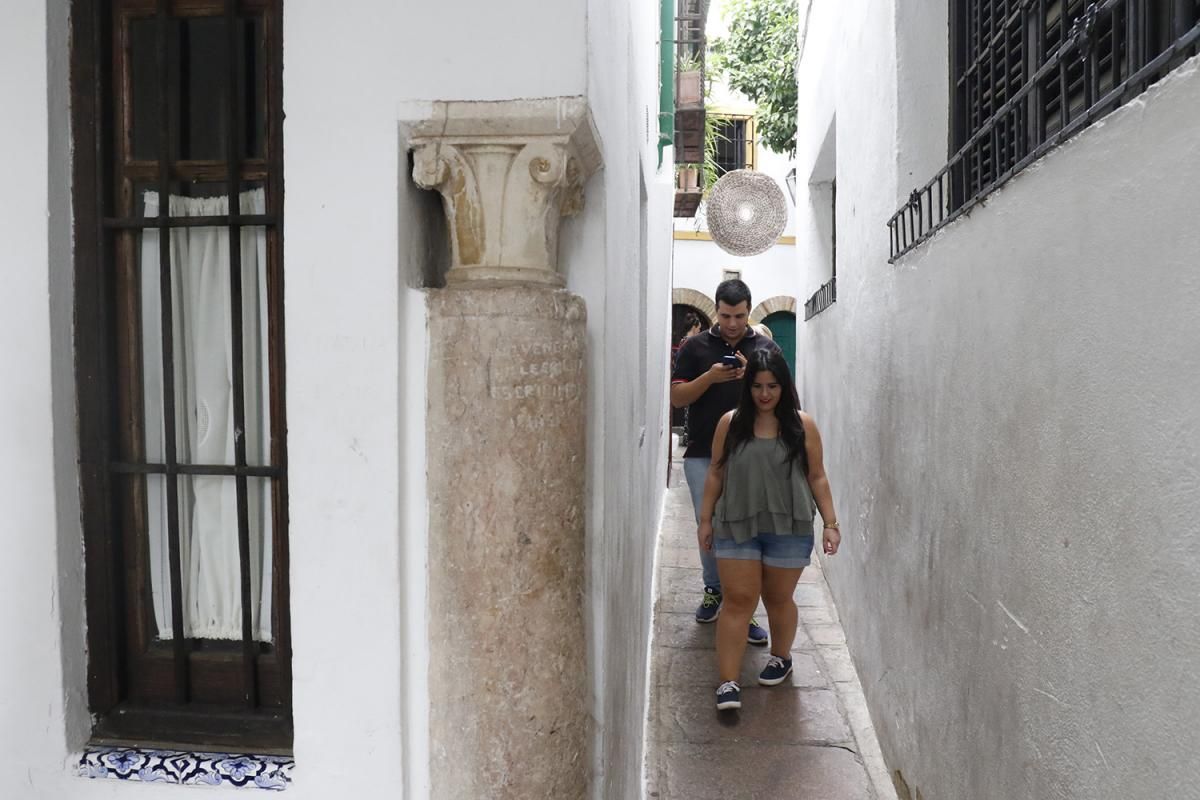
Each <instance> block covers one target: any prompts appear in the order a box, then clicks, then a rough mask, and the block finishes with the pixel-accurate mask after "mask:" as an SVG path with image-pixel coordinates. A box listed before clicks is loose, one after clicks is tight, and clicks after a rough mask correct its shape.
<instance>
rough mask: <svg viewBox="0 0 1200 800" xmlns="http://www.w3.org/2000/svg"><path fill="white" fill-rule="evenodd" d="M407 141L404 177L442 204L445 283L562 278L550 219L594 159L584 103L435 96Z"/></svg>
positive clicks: (562, 209)
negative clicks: (408, 162)
mask: <svg viewBox="0 0 1200 800" xmlns="http://www.w3.org/2000/svg"><path fill="white" fill-rule="evenodd" d="M410 141H411V144H412V147H413V151H414V165H413V180H414V181H415V182H416V183H417V185H418V186H421V187H423V188H426V189H436V190H437V191H438V192H440V193H441V195H442V204H443V206H444V207H445V209H446V221H447V223H448V227H449V230H450V244H451V267H450V272H449V273H448V274H447V276H446V281H447V283H448V284H452V285H462V284H511V283H540V284H549V285H552V286H562V285H563V279H562V276H561V275H560V274H559V272H558V225H559V221H560V219H561V218H562V217H564V216H568V215H572V214H576V213H578V212H579V211H580V210H581V209H582V208H583V185H584V183H585V182H586V181H587V179H588V177H589V176H590V175H591V174H592V173H593V172H595V171H596V170H598V169H599V168H600V166H601V163H602V160H601V156H600V147H599V145H598V139H597V136H596V130H595V127H594V126H593V124H592V118H591V113H590V112H589V111H588V106H587V101H585V100H584V99H583V98H581V97H557V98H546V99H538V100H505V101H501V102H474V101H463V102H438V103H434V106H433V115H432V117H431V118H430V119H428V120H426V121H424V122H420V123H418V124H416V125H415V126H414V129H413V134H412V137H411V140H410Z"/></svg>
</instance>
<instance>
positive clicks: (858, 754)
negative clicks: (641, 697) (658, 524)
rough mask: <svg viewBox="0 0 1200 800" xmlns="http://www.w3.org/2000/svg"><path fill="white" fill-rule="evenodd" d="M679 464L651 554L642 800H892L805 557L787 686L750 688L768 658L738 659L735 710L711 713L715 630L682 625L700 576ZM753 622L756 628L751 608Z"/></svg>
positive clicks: (688, 618) (827, 601)
mask: <svg viewBox="0 0 1200 800" xmlns="http://www.w3.org/2000/svg"><path fill="white" fill-rule="evenodd" d="M681 453H682V450H676V452H675V458H674V459H673V461H672V464H671V482H670V488H669V490H668V491H667V497H666V502H665V507H664V510H663V521H662V528H661V534H660V537H659V542H658V548H659V550H658V576H657V577H658V580H657V592H656V597H655V606H654V640H653V643H652V648H653V649H652V656H651V690H650V692H651V694H650V712H649V719H648V721H647V729H646V742H647V745H646V747H647V759H646V781H647V786H646V797H651V798H661V799H662V800H683V799H684V798H686V799H687V800H710V798H711V799H712V800H716V799H717V798H736V799H737V800H757V798H772V799H775V798H779V799H780V800H782V798H804V800H894V799H895V797H896V794H895V790H894V789H893V788H892V785H891V781H890V779H889V777H888V773H887V767H886V766H885V765H884V763H883V759H882V757H881V756H880V753H879V744H878V742H877V740H876V738H875V731H874V728H873V727H872V724H871V719H870V716H869V714H868V713H867V708H866V704H865V702H864V700H863V695H862V688H861V686H860V685H859V681H858V675H857V674H856V672H855V670H854V665H853V663H852V662H851V660H850V654H849V652H848V650H847V649H846V639H845V636H844V635H843V633H842V626H841V623H840V622H839V620H838V616H837V609H836V608H834V605H833V599H832V597H831V596H830V593H829V588H828V586H827V585H826V583H825V578H824V575H823V574H822V572H821V569H820V564H819V563H818V562H817V559H816V558H815V557H814V559H813V564H812V566H811V567H809V568H808V569H806V570H805V572H804V576H803V577H802V578H801V580H800V583H799V585H798V586H797V587H796V595H795V598H796V604H797V605H798V606H799V608H800V627H799V630H798V631H797V633H796V642H795V645H794V646H793V652H792V658H793V663H794V665H795V667H794V672H793V673H792V676H791V679H790V680H789V681H788V682H786V683H785V684H783V685H781V686H776V687H771V688H766V687H760V686H758V685H757V683H756V681H755V677H754V676H755V675H757V674H758V672H759V670H761V669H762V667H763V666H764V665H765V664H766V660H767V657H768V648H766V647H762V648H757V647H747V648H746V657H745V666H744V668H743V673H742V681H741V683H742V687H743V696H742V703H743V707H742V709H741V710H740V711H737V712H718V711H717V710H716V708H715V704H714V697H713V689H714V685H715V684H714V680H715V674H716V673H715V667H714V663H713V657H714V656H713V637H714V635H715V632H716V631H715V629H716V626H715V625H699V624H697V623H696V621H695V619H694V616H693V614H694V612H695V605H696V598H697V597H698V596H699V593H700V569H699V560H698V558H697V555H696V544H695V531H696V524H695V520H694V517H693V513H692V506H691V501H690V499H689V498H688V492H687V484H686V483H685V482H684V480H683V471H682V466H681V463H682V462H681V461H680V458H681ZM758 619H759V620H760V621H762V622H763V624H764V625H765V622H766V613H765V611H764V610H763V609H762V605H761V603H760V605H759V611H758Z"/></svg>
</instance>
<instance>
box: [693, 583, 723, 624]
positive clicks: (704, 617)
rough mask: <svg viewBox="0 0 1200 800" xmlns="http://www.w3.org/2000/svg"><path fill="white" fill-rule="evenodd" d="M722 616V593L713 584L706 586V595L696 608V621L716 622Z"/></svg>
mask: <svg viewBox="0 0 1200 800" xmlns="http://www.w3.org/2000/svg"><path fill="white" fill-rule="evenodd" d="M719 616H721V593H720V592H719V591H717V590H716V589H714V588H712V587H711V586H705V587H704V597H703V598H702V599H701V600H700V607H699V608H697V609H696V622H716V621H717V617H719Z"/></svg>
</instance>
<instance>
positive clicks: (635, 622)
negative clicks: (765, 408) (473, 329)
mask: <svg viewBox="0 0 1200 800" xmlns="http://www.w3.org/2000/svg"><path fill="white" fill-rule="evenodd" d="M69 5H70V4H69V3H68V2H66V0H49V2H45V3H41V2H36V3H23V4H18V6H19V7H18V6H14V7H12V8H9V9H7V10H6V20H5V24H4V25H3V26H0V66H3V72H4V73H5V74H6V75H8V76H10V78H9V79H6V80H5V81H4V82H3V85H2V86H0V107H2V108H3V109H4V114H3V116H4V122H3V123H2V124H0V149H2V150H3V152H5V153H6V154H7V155H8V158H7V160H6V163H7V164H8V166H9V172H8V174H9V175H10V181H11V183H10V191H9V192H7V193H6V194H5V198H4V200H2V201H0V231H2V233H3V238H4V240H5V242H6V244H7V246H6V248H5V256H4V263H5V265H6V268H5V274H6V275H7V276H8V281H7V288H6V291H5V292H3V293H2V294H0V320H2V323H0V325H2V326H3V331H4V337H3V341H2V342H0V369H2V370H3V371H4V372H5V373H6V374H7V375H8V376H9V380H7V381H6V382H5V387H4V389H3V390H0V411H2V412H3V414H4V415H5V416H6V417H7V418H8V419H9V420H10V421H11V423H12V424H10V425H8V426H7V427H6V429H5V432H4V433H3V434H0V452H3V453H4V454H5V458H4V465H3V467H0V470H2V472H0V475H2V479H0V500H2V501H3V503H4V505H5V506H6V507H7V508H8V509H9V518H8V520H7V522H6V524H5V526H4V533H3V541H4V543H5V545H6V550H7V553H8V555H7V556H6V557H5V558H4V559H0V562H2V564H3V566H2V567H0V606H2V607H3V608H4V609H5V611H4V612H3V614H2V615H0V638H3V640H4V642H5V658H4V659H3V665H2V666H0V677H2V678H3V683H4V686H5V687H6V689H5V691H4V692H3V693H2V699H0V717H2V718H3V722H2V723H0V762H2V763H3V765H4V768H3V769H2V770H0V796H4V797H6V798H14V800H15V799H17V798H19V799H20V800H25V799H26V798H55V799H56V800H57V799H58V798H101V797H104V798H108V797H123V796H125V795H127V794H138V796H141V797H146V798H160V797H161V798H169V797H175V796H176V795H177V794H178V792H180V791H186V790H182V789H180V788H177V787H171V786H165V787H164V786H154V785H146V786H134V785H130V784H128V783H126V782H123V781H116V780H103V779H96V780H88V779H84V778H81V777H78V776H77V773H78V759H79V754H80V752H81V750H82V748H83V747H84V745H85V743H86V741H87V739H88V735H89V730H90V719H89V711H88V704H87V692H86V669H87V659H86V653H85V614H84V596H83V555H82V547H81V532H80V505H79V476H78V468H77V464H76V460H77V456H76V454H77V434H76V426H75V389H74V376H73V349H72V316H71V315H72V311H71V309H72V303H73V297H72V290H73V287H72V277H71V276H72V259H73V252H74V251H73V246H74V245H73V242H72V233H71V231H72V226H71V214H72V211H71V185H70V180H71V178H70V175H71V172H70V164H71V154H72V143H71V141H70V93H69V85H68V77H69V73H68V63H69V52H70V51H69V41H70V18H69ZM283 5H284V17H283V19H284V26H283V41H284V48H283V52H284V68H283V105H284V111H285V113H286V123H285V127H284V141H285V143H286V144H285V153H286V155H285V162H284V163H285V177H286V195H285V209H286V223H285V229H284V235H283V240H284V243H285V244H284V247H285V255H284V264H285V273H286V275H287V282H286V296H285V310H286V331H285V333H286V340H285V342H286V343H285V347H286V352H287V362H288V374H287V384H286V397H287V410H288V422H289V437H288V450H289V453H288V455H289V470H290V503H289V508H288V512H289V517H290V548H291V556H290V557H291V570H290V579H291V618H292V639H293V644H294V659H293V668H294V678H293V684H292V688H293V694H294V721H295V739H294V755H295V761H296V768H295V772H294V775H293V778H294V782H293V783H292V785H291V786H290V788H289V789H288V790H287V794H286V795H285V796H289V797H294V798H295V799H296V800H304V798H331V797H407V798H421V797H426V796H428V793H429V791H430V775H429V766H428V765H429V763H430V752H431V748H433V747H436V746H437V743H436V742H431V741H429V737H428V734H427V731H428V727H429V699H428V694H427V687H428V675H429V671H430V670H434V669H437V670H441V669H447V668H453V665H446V664H431V663H430V662H429V658H428V654H429V650H428V646H427V642H428V641H429V639H430V638H431V637H436V636H439V635H441V634H440V632H439V631H438V630H436V629H432V628H431V625H430V624H429V619H430V608H429V604H428V603H429V601H428V598H427V586H426V579H425V576H426V561H425V559H426V554H427V541H426V538H425V537H426V529H427V524H428V517H427V509H426V502H425V464H426V453H427V450H428V449H429V448H433V447H437V443H436V442H427V441H425V403H426V396H425V380H426V353H427V351H428V346H429V342H428V337H427V329H426V316H425V315H426V301H425V290H423V289H421V288H418V287H419V286H420V285H421V281H422V277H421V276H422V275H424V274H425V273H426V272H427V271H428V269H429V255H428V252H429V249H430V243H429V241H428V240H427V238H426V235H425V233H424V232H425V231H426V229H427V224H426V217H425V216H423V215H424V214H426V213H427V210H428V208H429V202H430V201H429V198H428V196H427V195H426V193H425V192H424V191H423V190H421V189H419V188H417V187H416V186H415V185H414V184H413V182H412V180H411V178H410V168H409V165H408V161H407V158H408V156H407V150H408V147H407V140H406V136H407V131H408V130H409V124H410V123H412V122H415V121H419V120H421V119H423V118H425V117H426V116H427V115H428V113H429V110H430V109H431V108H432V106H431V101H436V100H510V99H520V98H543V97H557V96H582V97H584V98H585V99H586V101H587V104H588V106H589V108H590V113H591V115H592V119H593V120H594V124H595V127H596V131H597V132H598V136H599V141H600V150H601V155H602V158H603V168H602V170H601V171H600V172H599V173H598V174H596V175H594V176H593V177H591V179H590V181H589V182H588V183H587V184H586V196H585V205H584V208H583V211H582V213H581V214H580V215H579V216H576V217H574V218H572V219H569V220H564V222H563V225H562V228H561V230H560V236H561V238H560V244H559V262H560V264H561V265H562V270H563V271H564V273H565V277H566V282H567V288H568V289H569V290H570V291H572V292H575V293H577V294H579V295H580V296H582V297H583V299H584V300H585V302H586V304H587V306H588V321H587V331H588V356H587V365H586V366H587V370H586V371H587V374H588V388H587V395H586V406H587V438H588V450H587V453H586V464H587V490H586V491H587V495H586V497H587V499H586V503H585V509H584V511H585V515H586V527H587V541H586V552H587V562H586V565H587V580H586V585H585V586H583V587H581V591H582V592H583V593H584V594H583V597H584V609H585V611H586V613H587V631H586V638H587V642H588V665H589V682H590V687H591V709H590V710H591V716H592V718H593V742H592V748H591V750H592V753H591V758H592V769H591V773H592V780H591V788H590V792H591V794H592V796H595V797H613V798H616V797H631V796H635V795H636V793H637V792H638V791H639V789H638V787H639V786H640V785H641V779H640V776H641V745H642V720H643V717H644V709H645V698H646V673H647V640H648V637H649V624H650V606H651V603H650V584H651V575H652V572H651V567H652V560H653V543H654V536H653V531H655V530H656V528H657V524H658V517H659V511H660V507H661V500H662V495H663V489H664V486H665V477H666V474H665V470H666V464H667V452H666V448H667V445H668V441H669V436H668V432H667V414H666V409H667V398H666V391H667V383H668V380H667V368H668V363H667V362H668V355H667V354H668V351H669V347H668V336H669V325H670V322H669V317H668V308H669V296H670V282H669V281H670V278H669V261H670V247H671V222H670V213H671V211H670V204H671V198H672V187H673V179H672V177H671V164H670V162H669V159H668V161H667V163H666V166H665V167H663V168H662V169H661V170H660V168H659V164H658V153H657V149H656V142H657V132H656V131H654V130H653V129H651V128H650V127H649V124H648V123H647V122H646V120H653V119H654V118H655V114H656V109H657V103H658V83H657V76H658V69H657V64H658V43H657V40H658V9H657V8H656V7H654V6H652V5H647V4H644V3H635V2H618V3H605V2H594V1H593V0H570V1H569V2H555V3H551V4H547V3H543V2H533V1H532V0H519V1H518V2H515V3H505V4H495V3H485V2H478V1H477V0H450V1H449V2H441V3H412V2H410V3H389V2H352V3H349V4H345V3H343V4H341V5H339V6H337V8H336V10H335V9H334V8H333V7H332V6H330V5H328V4H321V3H301V2H290V1H289V0H285V2H284V4H283ZM630 354H636V356H635V357H634V358H632V359H631V358H630ZM480 458H481V459H486V458H487V453H486V452H481V453H480ZM531 513H536V511H533V510H531ZM346 653H354V654H355V657H354V658H352V659H347V658H345V657H344V655H345V654H346ZM468 679H469V678H468ZM480 702H496V700H494V699H491V700H481V701H480Z"/></svg>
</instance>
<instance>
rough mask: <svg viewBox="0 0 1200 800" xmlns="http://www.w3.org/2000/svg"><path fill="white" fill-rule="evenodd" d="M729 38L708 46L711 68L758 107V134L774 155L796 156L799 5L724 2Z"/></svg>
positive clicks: (789, 1)
mask: <svg viewBox="0 0 1200 800" xmlns="http://www.w3.org/2000/svg"><path fill="white" fill-rule="evenodd" d="M725 18H726V21H727V22H728V24H729V35H728V36H726V37H722V38H720V39H717V40H715V41H713V42H712V43H711V45H710V58H709V62H708V63H709V67H710V69H711V71H712V73H713V74H720V75H723V76H724V77H725V80H726V82H727V83H728V84H729V86H730V88H732V89H734V90H735V91H738V92H741V93H742V94H744V95H745V96H746V97H748V98H749V99H750V100H751V101H753V102H754V103H755V104H757V105H758V113H757V115H756V119H757V126H758V133H759V135H760V136H761V137H762V142H763V144H764V145H765V146H766V147H767V148H768V149H770V150H773V151H775V152H776V153H783V154H786V155H787V156H789V157H791V156H793V155H795V153H796V102H797V101H796V58H797V55H798V51H799V44H798V41H797V40H798V34H799V26H800V11H799V6H798V3H797V0H726V3H725Z"/></svg>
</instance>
